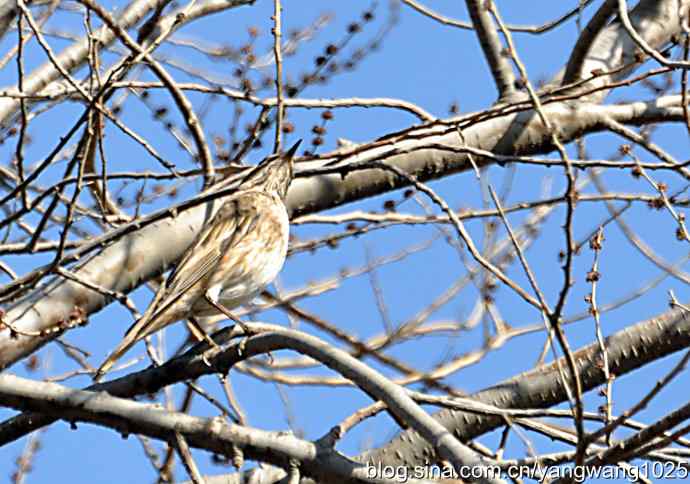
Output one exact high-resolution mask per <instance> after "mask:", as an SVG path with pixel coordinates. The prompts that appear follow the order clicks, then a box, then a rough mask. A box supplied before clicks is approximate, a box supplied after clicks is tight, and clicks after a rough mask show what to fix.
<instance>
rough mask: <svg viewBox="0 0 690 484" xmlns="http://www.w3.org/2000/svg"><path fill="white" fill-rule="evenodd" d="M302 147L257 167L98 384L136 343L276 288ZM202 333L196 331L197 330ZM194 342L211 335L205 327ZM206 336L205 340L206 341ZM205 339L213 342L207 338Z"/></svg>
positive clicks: (106, 365)
mask: <svg viewBox="0 0 690 484" xmlns="http://www.w3.org/2000/svg"><path fill="white" fill-rule="evenodd" d="M299 144H300V142H299V141H298V142H297V143H295V145H294V146H292V148H290V149H289V150H288V151H287V152H286V153H283V154H274V155H271V156H269V157H268V158H266V159H264V160H263V161H261V163H259V164H258V165H257V166H256V167H254V168H253V169H252V170H251V171H250V172H249V173H248V174H247V175H246V177H245V178H244V179H242V181H241V182H240V184H239V186H238V188H237V192H236V193H233V194H232V195H231V196H230V198H229V199H227V200H226V201H225V202H224V203H223V205H222V206H221V207H220V208H219V209H218V212H217V213H216V214H215V215H214V216H213V218H212V219H211V221H210V222H209V223H208V225H206V226H205V227H204V228H203V229H202V230H201V232H200V233H199V235H198V236H197V238H196V240H195V241H194V242H193V243H192V245H191V246H190V247H189V249H187V252H186V253H185V254H184V255H183V256H182V259H181V260H180V262H179V263H178V264H177V266H176V268H175V270H174V271H173V272H172V273H171V274H170V276H169V277H168V279H167V280H166V282H165V284H164V287H162V288H161V289H160V290H159V291H158V293H157V294H156V297H155V299H154V301H153V302H152V303H151V305H150V306H149V308H148V309H147V310H146V312H145V313H144V315H143V316H142V317H141V318H139V319H138V320H137V321H136V322H135V323H134V324H133V325H132V326H131V327H130V328H129V329H128V330H127V333H126V334H125V337H124V338H123V340H122V342H121V343H120V344H119V345H118V346H117V348H115V350H114V351H113V352H112V353H111V354H110V356H108V358H107V359H106V360H105V362H104V363H103V364H102V365H101V367H100V368H99V369H98V370H97V372H96V375H95V376H94V379H95V380H97V379H99V378H100V377H101V376H102V375H103V374H105V373H106V372H107V371H108V370H109V369H110V367H111V366H113V364H114V363H115V362H116V361H117V360H118V359H119V358H120V357H121V356H122V355H124V354H125V353H126V352H127V351H128V350H129V349H130V348H131V347H132V346H133V345H134V344H135V343H136V342H137V341H139V340H141V339H143V338H145V337H146V336H148V335H150V334H152V333H155V332H156V331H158V330H160V329H162V328H164V327H166V326H168V325H169V324H171V323H174V322H175V321H179V320H180V319H189V320H190V321H191V322H192V323H193V324H196V323H195V320H194V317H195V316H211V315H215V314H218V313H222V314H225V315H226V316H227V317H228V318H230V319H232V320H233V321H235V322H236V323H239V324H240V325H242V322H241V321H239V320H238V319H236V318H235V317H234V316H232V314H231V313H230V309H233V308H235V307H237V306H239V305H241V304H243V303H246V302H248V301H250V300H251V299H252V298H254V296H255V295H256V294H257V293H258V292H259V291H260V290H261V289H263V288H264V287H265V286H266V285H267V284H270V283H271V282H272V281H273V279H275V277H276V276H277V275H278V273H279V272H280V270H281V268H282V267H283V263H284V262H285V256H286V254H287V247H288V236H289V229H290V222H289V220H288V213H287V209H286V208H285V196H286V195H287V191H288V187H289V186H290V182H291V181H292V176H293V161H292V160H293V158H294V155H295V152H296V151H297V147H298V146H299ZM194 327H195V326H192V328H194ZM196 328H197V331H196V332H195V336H197V337H199V338H200V337H201V335H204V336H205V333H203V330H201V329H200V328H199V327H198V325H197V326H196ZM199 333H200V334H199ZM206 338H208V337H207V336H206Z"/></svg>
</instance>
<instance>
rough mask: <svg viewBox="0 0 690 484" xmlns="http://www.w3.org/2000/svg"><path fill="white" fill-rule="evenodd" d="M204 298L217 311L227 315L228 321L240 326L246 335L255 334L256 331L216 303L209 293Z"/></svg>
mask: <svg viewBox="0 0 690 484" xmlns="http://www.w3.org/2000/svg"><path fill="white" fill-rule="evenodd" d="M204 297H205V298H206V301H207V302H208V303H209V304H210V305H211V306H213V307H214V308H216V309H217V310H218V311H220V312H221V313H223V314H225V315H226V316H227V317H228V319H230V320H231V321H233V322H234V323H235V324H238V325H239V326H240V328H242V330H243V331H244V333H245V334H247V335H249V334H254V331H252V330H251V329H249V327H248V326H247V325H246V324H244V322H243V321H241V320H240V319H238V318H236V317H235V316H234V315H233V314H232V313H231V312H230V310H229V309H228V308H226V307H225V306H223V305H222V304H220V303H219V302H218V301H216V300H215V298H213V297H212V296H211V295H210V294H208V292H207V293H206V295H205V296H204Z"/></svg>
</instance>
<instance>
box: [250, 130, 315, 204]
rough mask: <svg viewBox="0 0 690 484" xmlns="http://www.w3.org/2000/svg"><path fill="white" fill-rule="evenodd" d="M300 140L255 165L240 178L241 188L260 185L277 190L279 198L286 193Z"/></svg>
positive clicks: (270, 189)
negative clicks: (287, 148)
mask: <svg viewBox="0 0 690 484" xmlns="http://www.w3.org/2000/svg"><path fill="white" fill-rule="evenodd" d="M301 142H302V140H299V141H298V142H297V143H295V144H294V145H292V147H291V148H290V149H289V150H287V151H285V152H283V153H274V154H272V155H270V156H268V157H266V158H264V159H263V160H261V162H260V163H259V164H258V165H256V166H255V167H254V168H253V169H252V170H251V171H250V172H249V173H248V174H247V176H246V177H245V178H244V179H243V180H242V182H241V186H242V187H243V188H250V187H261V188H263V189H264V190H266V191H269V192H271V191H275V192H278V194H279V195H280V197H281V198H283V199H284V198H285V196H286V195H287V191H288V188H289V187H290V182H291V181H292V174H293V162H292V160H293V159H294V157H295V153H296V152H297V148H298V147H299V145H300V143H301Z"/></svg>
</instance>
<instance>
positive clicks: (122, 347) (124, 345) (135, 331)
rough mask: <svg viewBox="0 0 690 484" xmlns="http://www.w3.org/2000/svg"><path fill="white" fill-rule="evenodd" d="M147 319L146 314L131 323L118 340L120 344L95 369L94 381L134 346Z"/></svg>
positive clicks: (147, 321)
mask: <svg viewBox="0 0 690 484" xmlns="http://www.w3.org/2000/svg"><path fill="white" fill-rule="evenodd" d="M149 319H150V318H148V317H147V316H146V315H144V316H142V317H141V318H139V319H138V320H137V321H136V322H135V323H134V324H133V325H132V327H130V328H129V329H128V330H127V333H125V336H124V338H122V341H120V344H119V345H117V347H116V348H115V349H114V350H113V351H112V352H111V353H110V354H109V355H108V357H107V358H106V359H105V361H104V362H103V364H102V365H101V366H100V367H99V368H98V370H96V374H95V375H94V377H93V380H94V381H98V380H100V379H101V378H102V377H103V375H105V374H106V373H107V372H108V370H110V368H112V366H113V365H114V364H115V362H117V360H119V359H120V358H121V357H122V356H123V355H124V354H125V353H127V352H128V351H129V349H130V348H131V347H132V346H134V344H135V343H136V342H137V341H139V340H140V339H141V338H142V336H141V329H142V328H144V327H145V326H146V325H147V324H148V323H149Z"/></svg>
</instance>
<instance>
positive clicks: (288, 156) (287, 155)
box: [283, 140, 302, 158]
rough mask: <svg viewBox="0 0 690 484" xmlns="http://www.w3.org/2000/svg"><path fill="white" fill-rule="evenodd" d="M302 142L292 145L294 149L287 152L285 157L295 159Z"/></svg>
mask: <svg viewBox="0 0 690 484" xmlns="http://www.w3.org/2000/svg"><path fill="white" fill-rule="evenodd" d="M301 142H302V140H299V141H297V143H295V144H294V145H292V147H291V148H290V149H289V150H287V151H286V152H285V155H283V156H285V157H286V158H293V157H294V156H295V153H297V148H299V145H300V143H301Z"/></svg>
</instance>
